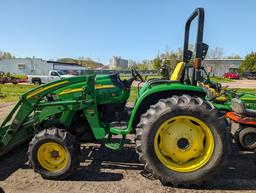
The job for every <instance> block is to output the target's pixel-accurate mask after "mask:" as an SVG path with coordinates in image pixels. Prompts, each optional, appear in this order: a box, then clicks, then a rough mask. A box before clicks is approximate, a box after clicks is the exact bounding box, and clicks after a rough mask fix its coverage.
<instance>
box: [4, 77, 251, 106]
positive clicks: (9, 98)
mask: <svg viewBox="0 0 256 193" xmlns="http://www.w3.org/2000/svg"><path fill="white" fill-rule="evenodd" d="M223 81H225V79H224V80H223ZM35 87H36V86H34V85H25V84H17V85H13V84H5V85H0V96H1V94H3V95H6V97H4V98H0V103H3V102H15V101H18V99H19V95H21V94H23V93H25V92H27V91H29V90H30V89H32V88H35ZM238 92H239V93H245V92H248V93H254V94H256V89H239V90H238ZM137 93H138V88H137V87H132V88H131V94H130V97H129V99H128V101H129V102H135V101H136V97H137Z"/></svg>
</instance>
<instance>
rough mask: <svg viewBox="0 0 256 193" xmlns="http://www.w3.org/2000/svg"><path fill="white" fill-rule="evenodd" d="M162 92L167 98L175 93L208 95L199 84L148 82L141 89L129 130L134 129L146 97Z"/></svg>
mask: <svg viewBox="0 0 256 193" xmlns="http://www.w3.org/2000/svg"><path fill="white" fill-rule="evenodd" d="M160 93H163V96H162V97H161V98H167V97H170V96H171V95H174V94H176V95H181V94H193V95H199V96H202V97H205V95H206V93H205V91H204V90H203V89H202V88H200V87H197V86H191V85H184V84H181V83H162V84H157V85H154V86H153V85H152V86H151V85H150V83H146V84H145V85H144V86H143V87H142V88H141V89H140V92H139V96H138V98H137V101H136V103H135V106H134V108H133V110H132V114H131V116H130V120H129V123H128V128H127V129H128V130H129V132H130V131H131V130H132V127H133V124H134V120H135V117H136V114H137V112H138V110H139V109H140V107H141V105H143V101H145V100H146V98H148V97H150V96H153V94H157V95H158V94H160ZM150 105H152V104H150ZM150 105H148V106H147V109H148V108H149V106H150Z"/></svg>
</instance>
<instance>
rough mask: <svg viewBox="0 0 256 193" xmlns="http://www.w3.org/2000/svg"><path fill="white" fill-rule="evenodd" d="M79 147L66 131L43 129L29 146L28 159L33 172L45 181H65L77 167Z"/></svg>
mask: <svg viewBox="0 0 256 193" xmlns="http://www.w3.org/2000/svg"><path fill="white" fill-rule="evenodd" d="M79 155H80V146H79V144H78V142H77V140H76V138H75V136H73V135H71V134H70V133H69V132H67V131H66V130H60V129H57V128H50V129H45V130H43V131H41V132H39V133H38V134H36V135H35V136H34V138H33V139H32V141H31V142H30V144H29V148H28V158H29V161H30V163H31V165H32V166H33V168H34V170H35V172H38V173H39V174H40V175H41V176H42V177H43V178H45V179H52V180H61V179H65V178H66V177H68V176H69V175H71V174H72V172H74V171H75V170H76V168H77V167H78V165H79Z"/></svg>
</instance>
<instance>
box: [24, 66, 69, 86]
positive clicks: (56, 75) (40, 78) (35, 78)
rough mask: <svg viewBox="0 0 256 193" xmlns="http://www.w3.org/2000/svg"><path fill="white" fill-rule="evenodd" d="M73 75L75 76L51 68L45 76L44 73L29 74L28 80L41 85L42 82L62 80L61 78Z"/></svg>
mask: <svg viewBox="0 0 256 193" xmlns="http://www.w3.org/2000/svg"><path fill="white" fill-rule="evenodd" d="M72 76H74V75H67V74H64V73H63V72H61V71H57V70H50V71H49V73H48V75H46V76H44V75H28V82H29V83H32V84H37V85H40V84H46V83H49V82H51V81H54V80H60V79H63V78H68V77H72Z"/></svg>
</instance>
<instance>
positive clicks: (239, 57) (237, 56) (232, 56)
mask: <svg viewBox="0 0 256 193" xmlns="http://www.w3.org/2000/svg"><path fill="white" fill-rule="evenodd" d="M225 58H226V59H242V57H241V56H239V55H238V54H232V55H231V56H226V57H225Z"/></svg>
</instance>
